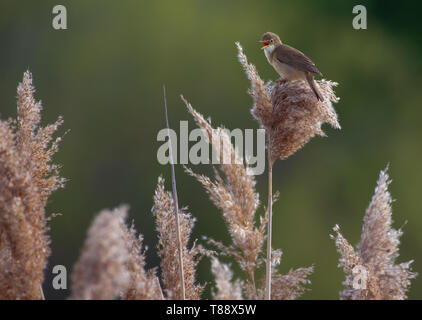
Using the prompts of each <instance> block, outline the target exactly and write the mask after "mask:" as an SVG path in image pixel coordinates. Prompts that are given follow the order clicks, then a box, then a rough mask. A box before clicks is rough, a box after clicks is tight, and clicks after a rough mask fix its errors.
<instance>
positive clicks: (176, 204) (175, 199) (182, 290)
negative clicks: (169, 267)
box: [163, 85, 186, 300]
mask: <svg viewBox="0 0 422 320" xmlns="http://www.w3.org/2000/svg"><path fill="white" fill-rule="evenodd" d="M163 94H164V110H165V115H166V125H167V133H168V136H169V152H170V166H171V182H172V191H173V193H172V194H173V205H174V217H175V223H176V234H177V251H178V256H179V277H180V283H181V286H180V294H181V298H182V300H185V299H186V294H185V280H184V279H185V275H184V270H183V253H182V240H181V236H180V222H179V201H178V197H177V188H176V173H175V170H174V161H173V146H172V141H171V135H170V126H169V118H168V112H167V96H166V86H165V85H163Z"/></svg>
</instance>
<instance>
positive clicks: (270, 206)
mask: <svg viewBox="0 0 422 320" xmlns="http://www.w3.org/2000/svg"><path fill="white" fill-rule="evenodd" d="M267 134H268V144H267V150H268V208H267V210H268V223H267V271H266V277H265V300H271V265H272V262H271V260H272V259H271V238H272V220H273V161H272V158H271V147H270V141H271V137H270V134H269V133H267Z"/></svg>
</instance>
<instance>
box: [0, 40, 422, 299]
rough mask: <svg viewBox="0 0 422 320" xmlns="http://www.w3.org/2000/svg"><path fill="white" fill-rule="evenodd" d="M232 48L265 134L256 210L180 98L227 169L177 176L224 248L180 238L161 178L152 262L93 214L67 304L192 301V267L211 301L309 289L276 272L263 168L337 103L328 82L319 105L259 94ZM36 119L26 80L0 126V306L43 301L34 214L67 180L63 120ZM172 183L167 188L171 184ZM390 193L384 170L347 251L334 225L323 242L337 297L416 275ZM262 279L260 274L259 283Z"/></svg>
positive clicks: (287, 152) (216, 140)
mask: <svg viewBox="0 0 422 320" xmlns="http://www.w3.org/2000/svg"><path fill="white" fill-rule="evenodd" d="M236 45H237V49H238V57H239V61H240V63H241V66H242V68H243V69H244V70H245V72H246V75H247V77H248V78H249V80H250V83H251V87H250V89H249V94H250V95H251V97H252V100H253V105H252V108H251V114H252V115H253V117H254V118H255V119H256V120H257V121H258V125H259V126H260V127H261V128H264V129H265V131H266V135H267V159H268V167H267V169H268V194H267V195H266V196H267V199H266V200H267V205H266V206H263V205H262V204H261V201H260V195H259V194H258V193H257V192H256V180H255V177H254V176H253V175H249V174H248V172H247V169H248V165H247V163H245V161H243V159H242V155H240V154H238V153H237V151H236V149H235V148H234V146H233V144H232V143H231V140H230V137H229V136H228V134H227V132H226V130H225V128H224V127H217V128H214V127H212V125H211V124H210V122H209V121H207V120H205V118H204V116H203V115H202V114H200V113H199V112H198V111H196V110H195V109H194V108H193V107H192V105H191V104H190V103H189V102H188V101H187V100H186V99H185V98H184V97H182V100H183V102H184V103H185V105H186V108H187V111H188V112H189V113H190V115H191V116H192V117H193V119H194V121H195V122H196V124H197V125H198V127H199V128H201V130H202V132H203V134H204V137H205V138H206V139H207V141H208V142H209V143H210V144H211V145H212V147H213V148H214V149H215V150H216V151H218V152H223V153H224V154H225V155H229V159H230V160H231V161H230V162H229V163H225V162H224V163H221V164H218V165H215V166H214V175H213V176H212V177H209V176H206V175H203V174H200V173H196V172H194V171H193V170H192V168H188V167H186V168H185V171H186V172H187V174H189V175H191V176H192V177H193V178H195V179H196V180H197V181H198V182H199V184H200V185H202V187H203V188H204V190H205V192H206V193H207V194H208V195H209V198H210V200H211V201H212V202H213V203H214V205H215V206H216V207H217V208H218V211H220V215H216V216H215V219H219V216H220V217H221V218H222V219H223V221H224V223H225V225H226V228H227V231H228V233H229V235H230V242H229V243H223V242H221V241H219V240H216V239H214V238H213V237H211V236H205V237H204V239H205V240H204V241H203V243H199V242H198V241H197V240H196V239H191V234H192V230H193V228H194V224H195V218H194V213H189V212H188V210H187V208H186V207H182V208H179V206H178V203H177V193H176V194H175V192H174V191H175V188H173V192H171V191H168V190H167V189H166V185H165V179H164V178H163V177H162V176H160V177H158V181H157V187H156V190H155V194H154V196H153V209H152V215H153V217H154V219H155V226H156V232H157V237H158V245H157V248H155V250H156V252H157V253H158V256H159V258H160V264H159V265H158V266H156V267H155V268H152V269H147V268H146V255H145V250H146V249H145V247H144V244H143V236H142V234H140V233H138V232H137V231H136V230H135V227H134V224H133V222H132V223H131V224H130V225H129V224H128V223H127V221H126V219H127V215H128V210H129V207H128V206H127V205H120V206H118V207H116V208H114V209H105V210H102V211H101V212H100V213H98V215H96V217H95V218H94V220H93V222H92V225H91V227H90V228H89V230H88V233H87V237H86V240H85V243H84V245H83V247H82V249H81V253H80V257H79V259H78V261H77V262H76V264H75V266H74V268H73V273H72V275H71V282H72V285H71V295H70V297H69V299H84V300H91V299H124V300H161V299H174V300H177V299H189V300H197V299H201V298H204V297H203V292H204V288H205V285H206V284H204V283H201V281H200V279H198V263H199V261H200V259H209V260H210V262H211V270H210V272H211V273H212V275H213V278H214V282H213V283H211V284H207V285H209V286H212V289H211V293H212V298H213V299H217V300H225V299H230V300H241V299H250V300H255V299H272V300H290V299H297V298H299V297H301V296H302V294H303V293H304V292H306V291H307V290H310V285H311V282H310V279H309V277H310V275H311V274H312V273H313V272H314V266H313V265H311V266H307V267H303V268H298V269H294V270H293V269H292V270H290V271H289V272H288V273H286V274H282V273H281V272H280V271H279V265H280V263H281V258H282V251H281V250H280V249H274V248H273V247H272V243H271V233H272V214H273V205H274V203H275V202H276V200H277V197H278V193H273V192H272V170H273V165H274V163H275V161H276V160H277V159H280V160H284V159H286V158H288V157H289V156H291V155H292V154H294V153H295V152H297V151H298V150H299V149H301V148H302V147H304V146H305V144H306V143H307V142H308V141H309V140H310V139H311V138H312V137H314V136H316V135H319V136H325V134H324V132H323V131H322V129H321V125H322V124H323V123H329V124H330V125H331V126H332V127H334V128H337V129H340V124H339V122H338V118H337V114H336V112H335V110H334V108H333V103H337V102H338V101H339V98H338V97H337V96H336V95H335V93H334V87H335V86H336V85H337V84H336V83H335V82H332V81H328V80H320V81H318V82H317V84H318V86H319V88H320V92H321V93H322V95H323V96H324V101H323V102H321V101H319V100H317V99H316V98H315V96H314V94H313V92H312V91H311V89H310V88H309V87H308V86H307V84H306V83H304V82H302V81H292V82H287V81H282V80H278V81H276V82H275V83H271V82H270V83H267V84H266V83H264V81H263V80H262V79H261V78H260V76H259V74H258V72H257V70H256V68H255V66H253V65H252V64H250V63H249V62H248V60H247V57H246V55H245V54H244V52H243V49H242V47H241V46H240V44H239V43H237V44H236ZM42 109H43V108H42V106H41V103H40V102H37V101H36V100H35V98H34V87H33V83H32V75H31V73H30V72H29V71H27V72H25V74H24V77H23V80H22V83H20V84H19V86H18V101H17V119H16V120H12V119H9V120H1V121H0V299H43V298H44V295H43V292H42V284H43V282H44V271H45V269H46V266H47V259H48V257H49V255H50V252H51V249H50V238H49V235H48V231H49V227H48V221H49V220H50V219H51V218H53V217H54V216H47V214H46V210H45V206H46V203H47V201H48V199H49V197H50V195H51V194H52V193H53V192H54V191H56V190H57V189H59V188H63V187H64V184H65V181H66V180H65V179H64V178H62V177H60V174H59V169H60V166H58V165H56V164H54V163H53V162H52V157H53V155H54V154H55V153H56V152H57V151H58V146H59V143H60V141H61V137H59V138H53V135H54V134H55V132H56V131H57V130H58V128H59V126H60V125H61V124H62V123H63V120H62V119H61V118H59V119H58V120H57V121H56V122H55V123H53V124H51V125H48V126H46V127H42V126H40V120H41V111H42ZM221 146H223V147H222V148H221ZM239 160H240V161H239ZM172 183H173V186H175V176H174V175H173V177H172ZM192 183H196V182H192ZM389 183H390V181H389V177H388V174H387V170H384V171H382V172H381V174H380V177H379V180H378V184H377V187H376V189H375V195H374V196H373V198H372V200H371V203H370V205H369V207H368V209H367V211H366V213H365V216H364V222H363V227H362V236H361V241H360V243H359V244H358V246H357V247H356V249H355V248H353V247H352V246H351V245H350V244H349V243H348V242H347V240H346V239H345V238H344V237H343V236H342V234H341V233H340V229H339V227H338V226H336V227H335V228H334V232H335V235H332V236H331V237H332V238H333V239H334V241H335V245H336V247H337V250H338V252H339V253H340V256H341V257H340V260H339V266H340V267H342V268H343V269H344V272H345V274H346V279H345V281H344V290H343V291H342V292H341V293H340V298H341V299H351V300H358V299H405V298H406V297H407V296H406V293H407V291H408V289H409V288H410V284H411V283H410V280H411V279H413V278H415V277H416V273H415V272H413V271H412V270H411V267H410V264H411V262H412V261H409V262H405V263H400V264H396V262H395V261H396V259H397V258H398V256H399V248H398V245H399V237H400V236H401V234H402V231H401V230H395V229H393V227H392V210H391V195H390V193H389V192H388V185H389ZM277 214H282V213H277ZM292 240H293V239H292ZM227 257H229V258H230V259H231V261H232V262H234V263H236V264H237V265H238V266H239V269H240V270H241V271H242V272H243V273H244V275H243V276H241V277H239V276H238V277H236V276H235V274H234V273H233V271H232V266H231V265H230V264H226V263H223V262H222V259H227ZM181 266H182V267H181ZM357 267H358V268H357ZM264 269H265V270H264ZM356 270H360V271H362V270H363V271H364V272H365V277H364V278H362V275H360V277H359V279H358V280H356V279H357V278H356ZM263 271H265V272H264V274H265V276H264V277H261V276H259V277H258V275H260V274H263ZM321 272H323V271H321ZM356 283H357V284H358V285H356Z"/></svg>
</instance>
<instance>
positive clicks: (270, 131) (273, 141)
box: [236, 42, 340, 300]
mask: <svg viewBox="0 0 422 320" xmlns="http://www.w3.org/2000/svg"><path fill="white" fill-rule="evenodd" d="M236 46H237V49H238V58H239V62H240V64H241V65H242V67H243V69H244V70H245V72H246V75H247V77H248V79H249V80H250V81H251V88H250V89H249V90H248V93H249V94H250V96H251V97H252V99H253V101H254V104H253V107H252V109H251V113H252V115H253V116H254V117H255V119H256V120H257V121H258V122H259V123H260V125H261V126H262V127H263V128H265V131H266V134H267V141H268V142H267V152H268V156H267V158H268V225H267V229H268V231H267V262H266V265H267V270H266V294H265V297H266V299H268V300H269V299H270V297H271V283H272V281H271V275H272V271H271V261H272V258H271V252H272V249H271V237H272V205H273V204H272V170H273V164H274V161H275V160H276V159H278V158H280V159H282V160H283V159H286V158H287V157H289V156H290V155H292V154H293V153H295V152H296V151H297V150H298V149H300V148H301V147H303V146H304V145H305V144H306V143H307V142H308V141H309V140H310V139H311V138H312V137H313V136H315V135H321V136H324V132H323V131H322V130H321V125H322V124H323V123H325V122H328V123H330V124H331V125H332V126H333V127H335V128H338V129H340V125H339V123H338V121H337V114H336V113H335V111H334V108H333V106H332V102H338V100H339V98H337V97H336V96H335V94H334V91H333V89H332V88H333V87H334V86H336V85H337V83H334V82H331V81H326V80H321V81H317V83H318V85H319V87H320V90H319V91H320V92H321V94H322V96H323V98H324V101H319V100H318V99H317V98H316V97H315V94H314V93H313V91H312V90H311V88H310V87H309V85H308V84H307V83H305V82H304V81H301V80H300V81H283V80H278V81H277V82H276V84H275V85H272V84H271V83H269V84H268V85H265V83H264V81H263V80H262V79H261V78H260V77H259V74H258V72H257V71H256V68H255V66H254V65H252V64H249V63H248V59H247V57H246V55H245V54H244V53H243V48H242V46H241V45H240V43H238V42H236Z"/></svg>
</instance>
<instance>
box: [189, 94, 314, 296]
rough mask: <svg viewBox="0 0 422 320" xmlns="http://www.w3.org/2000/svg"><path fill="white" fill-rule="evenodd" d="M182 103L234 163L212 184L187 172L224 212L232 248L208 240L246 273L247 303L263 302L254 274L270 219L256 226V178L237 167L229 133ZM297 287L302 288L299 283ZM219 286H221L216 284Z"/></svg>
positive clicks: (224, 165) (262, 219)
mask: <svg viewBox="0 0 422 320" xmlns="http://www.w3.org/2000/svg"><path fill="white" fill-rule="evenodd" d="M182 100H183V101H184V102H185V104H186V106H187V108H188V110H189V112H190V113H191V114H192V116H193V117H194V119H195V121H196V123H197V125H198V126H199V127H200V128H201V129H202V130H203V132H204V136H205V138H206V140H207V141H208V142H209V143H211V145H212V147H213V148H214V149H215V151H216V152H223V154H224V155H229V159H231V162H228V163H226V162H223V163H221V164H220V169H221V170H220V171H221V172H220V171H219V170H217V168H214V169H215V170H214V172H215V179H214V180H211V179H210V178H209V177H207V176H204V175H200V174H196V173H194V172H193V171H192V170H190V169H188V168H186V172H187V173H188V174H190V175H192V176H193V177H195V178H196V179H197V180H198V181H199V182H200V183H201V184H202V185H203V186H204V188H205V189H206V191H207V193H208V194H209V195H210V198H211V200H212V201H213V202H214V204H215V206H216V207H218V208H219V209H220V210H221V211H222V213H223V218H224V220H225V222H226V224H227V226H228V229H229V233H230V236H231V238H232V241H233V244H232V245H230V246H226V245H224V244H223V243H221V242H219V241H215V240H213V239H207V240H208V242H209V243H210V244H212V245H214V246H215V247H216V248H217V249H219V250H220V252H221V253H222V254H223V255H228V256H232V257H233V258H235V260H236V262H237V263H238V264H239V266H240V267H241V269H242V270H243V271H245V273H246V274H247V276H248V279H247V280H246V283H245V284H244V286H245V291H246V295H247V297H248V299H262V298H263V295H261V294H260V292H257V284H256V281H255V272H256V270H257V269H258V268H259V267H260V265H261V264H262V261H263V260H262V258H261V257H260V253H261V252H262V248H263V246H264V241H265V226H266V224H267V221H268V220H267V217H268V215H267V212H266V214H265V216H264V217H260V223H259V225H257V223H256V218H257V213H256V211H257V209H258V207H259V195H258V193H257V192H256V191H255V183H256V182H255V178H254V176H253V175H248V173H247V170H246V168H245V166H244V165H243V164H237V163H238V162H235V160H236V161H237V160H239V159H240V158H241V156H240V155H238V154H237V152H236V149H235V148H234V147H233V145H232V143H231V141H230V137H229V136H228V134H227V131H226V130H224V128H222V127H219V128H217V129H214V128H212V127H211V125H210V124H209V123H208V121H206V120H205V119H204V117H203V116H202V115H201V114H200V113H198V112H197V111H196V110H195V109H193V107H192V106H191V104H190V103H189V102H187V101H186V100H185V99H184V98H183V97H182ZM221 145H223V147H221ZM240 163H242V162H240ZM276 198H277V195H275V197H274V199H273V201H275V200H276ZM279 256H280V254H279V251H275V257H279ZM215 264H216V262H214V266H215ZM309 273H310V272H309ZM226 278H227V277H226ZM297 279H298V281H302V279H300V278H299V277H298V278H297ZM303 283H305V282H303ZM297 285H298V286H301V285H300V284H299V283H298V284H297ZM217 286H219V285H218V284H217ZM277 290H280V293H278V295H275V296H274V298H277V297H279V296H286V297H287V296H289V295H288V294H287V293H284V295H283V294H281V292H284V291H285V290H289V291H291V288H290V287H282V286H281V285H279V286H277ZM297 292H298V291H297ZM298 294H299V292H298ZM298 294H297V295H298Z"/></svg>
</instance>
